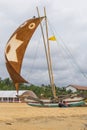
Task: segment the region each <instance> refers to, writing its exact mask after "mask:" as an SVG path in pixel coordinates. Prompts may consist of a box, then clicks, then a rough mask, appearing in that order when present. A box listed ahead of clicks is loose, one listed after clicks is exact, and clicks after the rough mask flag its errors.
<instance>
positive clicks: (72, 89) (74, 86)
mask: <svg viewBox="0 0 87 130" xmlns="http://www.w3.org/2000/svg"><path fill="white" fill-rule="evenodd" d="M68 90H71V91H72V92H77V91H78V90H79V91H87V87H84V86H79V85H68V86H67V87H66V91H68Z"/></svg>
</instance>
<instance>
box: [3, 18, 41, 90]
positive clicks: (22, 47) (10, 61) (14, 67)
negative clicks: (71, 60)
mask: <svg viewBox="0 0 87 130" xmlns="http://www.w3.org/2000/svg"><path fill="white" fill-rule="evenodd" d="M43 18H44V17H39V18H35V17H34V18H32V19H29V20H27V21H25V22H24V23H23V24H22V25H21V26H19V27H18V29H17V30H16V31H15V32H14V33H13V35H12V36H11V37H10V39H9V40H8V42H7V44H6V48H5V59H6V67H7V70H8V73H9V75H10V77H11V79H12V80H13V82H14V84H15V87H16V90H17V92H18V89H19V83H28V81H26V79H24V78H23V77H22V76H21V69H22V62H23V57H24V54H25V51H26V48H27V46H28V44H29V41H30V39H31V37H32V35H33V33H34V32H35V30H36V28H37V27H38V25H39V24H40V22H41V21H42V19H43Z"/></svg>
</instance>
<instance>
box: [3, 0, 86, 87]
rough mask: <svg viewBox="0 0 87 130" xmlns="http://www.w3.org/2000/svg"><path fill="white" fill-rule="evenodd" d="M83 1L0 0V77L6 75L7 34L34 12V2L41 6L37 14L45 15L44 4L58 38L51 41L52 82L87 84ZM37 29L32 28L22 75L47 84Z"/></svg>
mask: <svg viewBox="0 0 87 130" xmlns="http://www.w3.org/2000/svg"><path fill="white" fill-rule="evenodd" d="M86 5H87V1H86V0H84V1H81V0H77V1H75V0H71V1H70V0H66V1H64V0H55V2H53V1H50V0H48V1H40V0H32V1H28V0H27V1H25V0H19V1H18V0H13V1H12V0H9V1H6V0H3V1H0V19H1V21H0V30H1V33H0V36H1V37H0V52H1V53H0V74H1V76H0V77H2V79H3V78H6V77H8V76H9V74H8V72H7V70H6V66H5V57H4V50H5V46H6V43H7V41H8V40H9V38H10V36H11V35H12V33H13V32H14V31H15V30H16V29H17V28H18V27H19V26H20V25H21V24H22V23H23V22H24V21H26V20H27V19H29V18H31V17H33V16H34V15H35V16H37V12H36V6H38V7H39V9H40V15H44V13H43V7H44V6H45V7H46V12H47V16H48V24H49V25H50V26H49V27H50V31H51V33H50V35H51V34H52V32H53V31H54V34H55V35H56V38H57V43H55V42H54V43H52V42H50V45H51V54H52V61H53V70H54V79H55V84H56V85H58V86H66V85H69V84H77V85H87V79H86V78H85V77H84V74H85V75H87V67H86V65H87V61H86V59H87V51H86V50H87V36H86V35H87V24H86V23H87V16H86V12H87V7H86ZM38 31H41V30H37V31H36V32H35V34H34V36H33V39H31V41H30V44H29V46H28V48H27V50H26V54H25V59H24V61H23V66H22V67H23V70H22V75H23V76H24V77H26V79H28V80H29V81H30V82H32V83H34V84H39V85H40V84H49V81H48V76H47V74H48V72H47V66H46V65H47V63H46V60H45V58H44V57H45V51H43V47H44V45H42V39H41V35H40V34H39V33H38ZM37 37H39V40H37ZM32 66H33V69H32ZM78 66H79V67H78ZM25 69H26V70H25ZM28 71H29V73H28ZM28 75H29V76H28Z"/></svg>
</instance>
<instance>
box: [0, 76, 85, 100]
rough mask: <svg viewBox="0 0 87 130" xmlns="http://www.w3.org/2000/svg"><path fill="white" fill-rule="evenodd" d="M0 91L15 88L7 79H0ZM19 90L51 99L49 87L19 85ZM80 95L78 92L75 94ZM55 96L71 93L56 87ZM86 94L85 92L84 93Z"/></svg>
mask: <svg viewBox="0 0 87 130" xmlns="http://www.w3.org/2000/svg"><path fill="white" fill-rule="evenodd" d="M0 90H15V86H14V84H13V82H12V80H10V79H9V78H5V79H3V80H2V79H1V78H0ZM19 90H31V91H33V92H34V93H35V94H36V95H37V96H38V97H43V98H48V97H52V95H53V94H52V89H51V86H50V85H44V84H42V85H41V86H36V85H33V84H31V85H27V84H19ZM77 93H80V92H77ZM56 94H57V96H61V95H68V94H72V91H71V90H69V91H66V89H65V87H58V86H56ZM86 94H87V92H86Z"/></svg>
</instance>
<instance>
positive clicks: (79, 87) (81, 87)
mask: <svg viewBox="0 0 87 130" xmlns="http://www.w3.org/2000/svg"><path fill="white" fill-rule="evenodd" d="M69 86H72V87H74V88H76V89H78V90H87V87H86V86H79V85H69Z"/></svg>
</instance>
